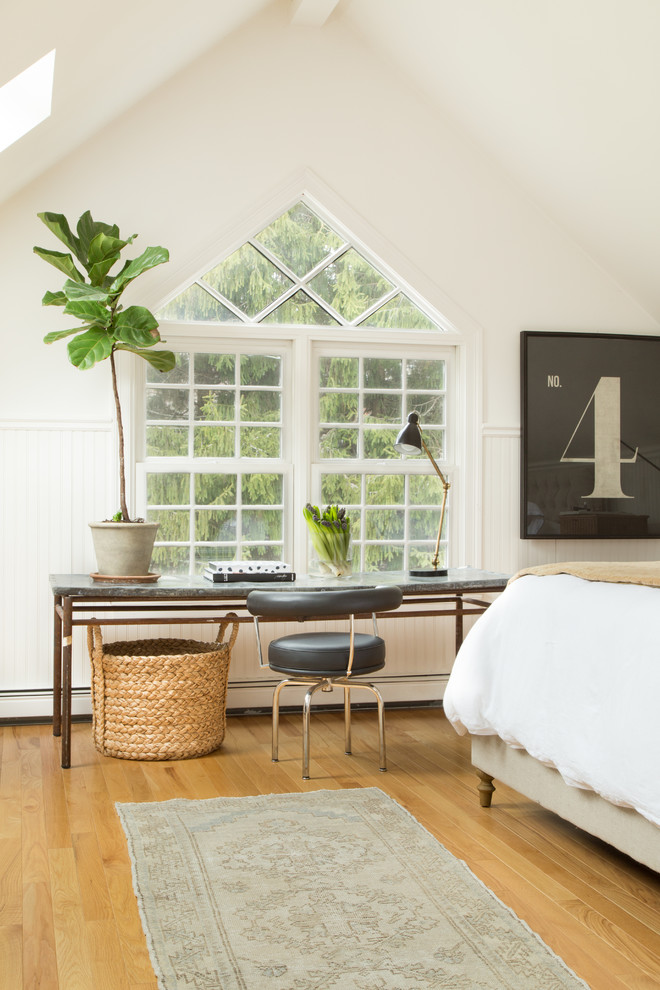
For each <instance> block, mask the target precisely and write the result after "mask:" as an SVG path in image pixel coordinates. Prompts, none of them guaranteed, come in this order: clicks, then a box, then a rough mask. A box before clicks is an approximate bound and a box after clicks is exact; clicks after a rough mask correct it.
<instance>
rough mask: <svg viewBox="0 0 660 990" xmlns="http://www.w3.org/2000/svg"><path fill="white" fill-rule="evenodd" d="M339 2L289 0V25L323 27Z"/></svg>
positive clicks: (329, 0) (331, 0) (334, 0)
mask: <svg viewBox="0 0 660 990" xmlns="http://www.w3.org/2000/svg"><path fill="white" fill-rule="evenodd" d="M338 3H339V0H291V23H292V24H302V25H304V26H305V27H316V28H320V27H323V25H324V24H325V22H326V21H327V19H328V18H329V17H330V14H331V13H332V12H333V10H334V9H335V7H336V6H337V4H338Z"/></svg>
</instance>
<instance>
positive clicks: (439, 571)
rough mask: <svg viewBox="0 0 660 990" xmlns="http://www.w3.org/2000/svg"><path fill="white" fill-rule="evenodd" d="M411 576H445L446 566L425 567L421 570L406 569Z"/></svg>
mask: <svg viewBox="0 0 660 990" xmlns="http://www.w3.org/2000/svg"><path fill="white" fill-rule="evenodd" d="M408 573H409V574H410V576H411V577H447V574H448V571H447V568H446V567H436V568H433V567H427V568H425V569H423V570H415V571H408Z"/></svg>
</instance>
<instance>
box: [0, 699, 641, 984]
mask: <svg viewBox="0 0 660 990" xmlns="http://www.w3.org/2000/svg"><path fill="white" fill-rule="evenodd" d="M386 718H387V730H388V762H389V772H388V773H385V774H382V773H379V772H378V770H377V756H376V726H375V713H373V712H358V713H357V714H355V715H354V725H353V751H354V753H355V754H356V755H354V756H352V757H347V756H344V755H343V729H342V717H341V715H340V714H338V713H325V714H323V713H315V715H314V719H313V725H312V775H313V779H312V780H311V781H308V782H304V781H302V780H301V776H300V729H301V722H300V717H299V716H283V718H282V723H281V738H280V757H281V761H280V763H279V764H276V765H275V764H272V763H271V760H270V724H269V719H268V718H266V717H265V716H243V717H235V718H229V719H228V723H227V736H226V739H225V742H224V744H223V747H222V748H221V749H220V750H219V751H218V752H217V753H215V754H212V755H210V756H207V757H204V758H202V759H197V760H184V761H178V762H173V763H148V762H144V763H140V762H135V761H127V760H113V759H107V758H104V757H102V756H100V755H99V754H98V753H97V752H96V751H95V749H94V748H93V745H92V742H91V726H90V725H89V724H83V723H81V724H76V725H75V726H74V731H73V742H72V754H73V756H72V763H73V765H72V767H71V769H70V770H62V769H61V768H60V765H59V740H56V739H54V738H53V736H52V734H51V728H50V726H48V725H42V726H33V725H32V726H20V727H16V726H4V727H2V728H0V747H1V748H0V988H1V990H23V988H35V990H36V988H37V987H38V988H40V990H156V987H157V985H156V980H155V977H154V974H153V970H152V968H151V965H150V962H149V956H148V953H147V948H146V944H145V939H144V935H143V933H142V927H141V924H140V919H139V916H138V911H137V907H136V902H135V898H134V895H133V887H132V880H131V870H130V863H129V859H128V854H127V850H126V843H125V840H124V834H123V832H122V829H121V826H120V825H119V820H118V818H117V815H116V812H115V810H114V803H115V802H116V801H122V802H123V801H164V800H167V799H168V798H174V797H187V798H210V797H216V796H219V795H246V794H260V793H266V794H267V793H273V792H286V791H301V790H303V791H304V790H314V789H318V788H325V789H331V788H343V787H371V786H375V787H380V788H381V789H382V790H383V791H386V792H387V793H388V794H390V795H391V796H392V797H393V798H394V799H395V800H397V801H398V802H399V803H400V804H401V805H403V806H404V807H405V808H407V809H408V810H409V811H410V812H411V813H412V814H413V815H414V816H415V817H416V818H417V819H418V821H420V822H421V823H422V824H423V825H424V826H425V827H426V828H427V829H428V830H429V831H430V832H432V833H433V834H434V835H435V836H437V838H438V839H439V840H440V842H442V843H443V845H444V846H446V848H447V849H449V850H450V852H452V853H453V854H454V855H455V856H458V857H459V858H461V859H463V860H465V861H466V862H467V863H468V865H469V866H470V867H471V869H472V870H473V871H474V873H476V875H477V876H478V877H479V878H480V879H481V880H482V881H483V882H484V883H485V884H486V885H487V886H488V887H490V889H491V890H493V891H494V892H495V893H496V894H497V896H498V897H500V899H501V900H502V901H504V903H505V904H507V905H508V906H509V907H510V908H512V909H513V910H514V911H515V912H516V914H517V915H518V916H519V917H520V918H523V919H524V920H525V921H526V922H527V923H528V925H529V926H530V927H531V928H532V929H533V930H534V931H535V932H537V933H538V934H539V935H540V937H541V938H542V939H543V940H544V941H545V942H546V943H547V944H548V945H549V946H550V947H551V948H552V949H553V950H554V951H555V952H556V953H558V954H559V955H560V956H561V957H562V958H563V959H564V961H565V962H566V963H567V964H568V965H569V966H570V967H571V968H572V969H573V970H575V972H576V973H577V974H578V975H579V976H581V977H582V978H583V979H584V980H585V982H586V983H587V984H589V986H590V987H591V988H592V990H624V988H626V990H652V988H653V990H657V988H658V987H660V876H659V875H657V874H655V873H652V872H651V871H650V870H647V869H645V868H643V867H641V866H639V865H637V864H635V863H634V862H632V861H631V860H629V859H627V858H626V857H625V856H622V855H620V854H618V853H616V852H614V851H613V850H612V849H611V848H610V847H608V846H606V845H604V844H603V843H601V842H599V841H597V840H594V839H591V838H590V837H589V836H587V835H585V834H584V833H582V832H580V831H579V830H577V829H575V828H574V827H573V826H570V825H567V824H566V823H564V822H562V821H561V820H560V819H558V818H556V817H555V816H553V815H551V814H550V813H548V812H544V811H542V810H541V809H540V808H538V806H536V805H534V804H532V803H531V802H529V801H526V800H524V799H523V798H521V797H520V796H519V795H517V794H516V793H515V792H513V791H510V790H508V789H507V788H506V787H504V786H498V789H497V791H496V794H495V798H494V803H493V807H492V808H491V809H490V810H484V809H481V808H480V807H479V804H478V800H477V797H476V783H477V779H476V776H475V775H474V771H473V770H472V768H471V766H470V762H469V757H468V743H467V740H466V739H464V738H459V737H458V736H457V735H456V734H455V733H454V731H453V729H452V728H451V727H450V726H449V725H448V723H447V722H446V720H445V718H444V716H443V714H442V712H441V711H439V710H436V709H432V710H430V709H426V710H422V711H402V710H390V711H388V712H387V716H386ZM539 990H543V988H539Z"/></svg>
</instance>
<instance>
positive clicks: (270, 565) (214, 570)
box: [203, 560, 296, 584]
mask: <svg viewBox="0 0 660 990" xmlns="http://www.w3.org/2000/svg"><path fill="white" fill-rule="evenodd" d="M203 576H204V577H205V578H206V579H207V581H213V583H214V584H228V583H230V582H238V581H250V582H253V581H254V582H263V583H269V582H272V583H275V584H281V583H283V582H290V581H295V580H296V575H295V573H294V571H292V570H291V567H290V565H289V564H282V563H280V562H279V561H263V562H262V561H253V560H250V561H236V560H232V561H219V560H218V561H216V560H210V561H209V562H208V564H207V565H206V567H205V569H204V571H203Z"/></svg>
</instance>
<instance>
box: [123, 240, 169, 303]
mask: <svg viewBox="0 0 660 990" xmlns="http://www.w3.org/2000/svg"><path fill="white" fill-rule="evenodd" d="M169 259H170V253H169V251H168V250H167V248H163V247H148V248H147V249H146V250H145V251H143V252H142V254H141V255H139V257H137V258H134V259H133V260H132V261H129V262H127V263H126V264H125V265H124V267H123V268H122V270H121V271H120V272H119V274H118V275H117V277H116V278H115V280H114V282H113V283H112V284H111V286H110V288H109V291H110V292H118V291H120V290H121V291H123V290H124V289H125V288H126V286H127V285H128V283H129V282H132V281H133V279H134V278H137V277H138V275H141V274H142V272H146V271H148V269H149V268H155V267H156V265H162V264H163V263H164V262H166V261H169Z"/></svg>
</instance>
